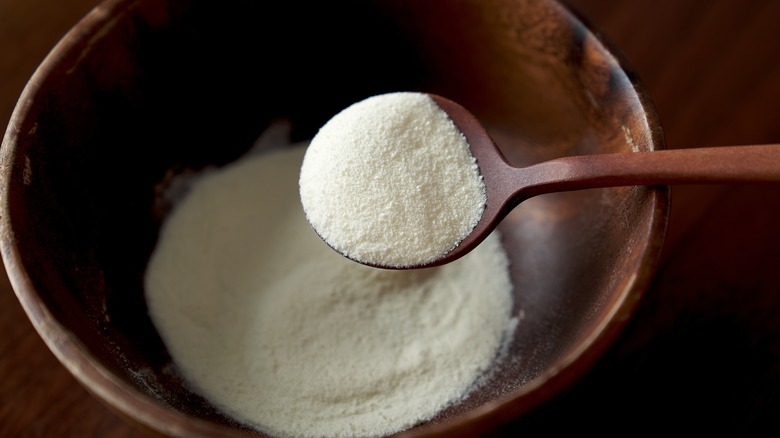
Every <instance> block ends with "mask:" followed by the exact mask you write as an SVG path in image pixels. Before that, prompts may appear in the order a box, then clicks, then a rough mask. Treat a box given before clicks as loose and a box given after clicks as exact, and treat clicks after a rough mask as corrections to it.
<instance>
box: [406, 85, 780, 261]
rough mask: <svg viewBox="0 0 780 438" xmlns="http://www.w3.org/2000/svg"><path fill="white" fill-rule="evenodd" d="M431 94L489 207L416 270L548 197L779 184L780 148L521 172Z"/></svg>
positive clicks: (460, 113) (583, 159)
mask: <svg viewBox="0 0 780 438" xmlns="http://www.w3.org/2000/svg"><path fill="white" fill-rule="evenodd" d="M430 96H431V98H432V99H433V100H434V101H435V102H436V104H437V105H438V106H439V107H441V108H442V109H443V110H444V111H445V112H446V113H447V114H448V115H449V116H450V118H451V119H452V121H453V122H455V125H456V126H457V127H458V128H459V129H460V130H461V132H463V134H464V135H465V137H466V139H467V140H468V143H469V146H470V147H471V152H472V154H473V156H474V157H475V158H476V160H477V165H478V166H479V169H480V172H481V174H482V176H483V178H484V182H485V187H486V190H487V203H486V206H485V211H484V213H483V214H482V217H481V219H480V220H479V222H478V223H477V225H476V227H475V228H474V229H473V230H472V232H471V234H469V235H468V236H467V237H466V238H465V239H464V240H463V241H461V242H460V244H458V245H457V246H456V247H455V248H454V249H453V250H452V251H451V252H449V253H448V254H446V255H445V256H444V257H442V258H441V259H438V260H436V261H434V262H432V263H428V264H426V265H420V266H412V267H411V268H420V267H429V266H438V265H443V264H445V263H449V262H452V261H453V260H456V259H458V258H460V257H462V256H464V255H465V254H467V253H468V252H469V251H471V250H472V249H474V248H475V247H476V246H477V245H479V243H480V242H482V241H483V240H484V239H485V238H486V237H487V236H488V235H489V234H490V232H492V231H493V229H494V228H495V227H496V226H497V225H498V224H499V223H500V222H501V220H502V219H504V217H505V216H506V215H507V214H508V213H509V212H510V211H511V210H512V209H513V208H514V207H515V206H517V205H518V204H519V203H521V202H522V201H524V200H526V199H529V198H531V197H533V196H538V195H542V194H545V193H553V192H565V191H573V190H583V189H592V188H599V187H618V186H636V185H672V184H686V183H697V184H700V183H768V182H780V144H771V145H757V146H724V147H709V148H694V149H679V150H662V151H650V152H636V153H632V152H622V153H612V154H597V155H582V156H572V157H565V158H558V159H554V160H549V161H545V162H542V163H538V164H534V165H531V166H527V167H522V168H518V167H514V166H512V165H510V164H509V163H508V162H507V161H506V159H505V158H504V156H503V155H502V154H501V152H500V151H499V149H498V148H497V147H496V144H495V142H494V141H493V139H492V138H491V137H490V136H489V135H488V133H487V132H486V131H485V129H484V127H483V126H482V125H481V124H480V122H479V121H478V120H477V118H476V117H475V116H474V115H473V114H471V113H470V112H469V111H468V110H467V109H465V108H464V107H463V106H461V105H459V104H458V103H455V102H453V101H451V100H449V99H447V98H444V97H442V96H438V95H433V94H430Z"/></svg>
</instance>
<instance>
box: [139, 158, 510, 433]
mask: <svg viewBox="0 0 780 438" xmlns="http://www.w3.org/2000/svg"><path fill="white" fill-rule="evenodd" d="M303 153H304V149H303V148H293V149H284V150H279V151H275V152H268V153H265V154H263V155H258V156H254V157H249V158H245V159H242V160H239V161H238V162H236V163H234V164H232V165H230V166H227V167H225V168H222V169H218V170H216V171H212V172H210V173H208V174H205V175H203V176H202V177H201V178H200V179H198V180H197V181H196V182H195V183H194V184H193V186H192V188H191V191H190V192H189V193H188V195H187V196H186V197H184V199H182V200H181V201H180V202H179V203H178V204H177V205H176V207H175V209H174V210H173V212H172V213H171V214H170V215H169V217H168V218H166V222H165V224H164V226H163V228H162V230H161V234H160V238H159V241H158V244H157V247H156V248H155V251H154V253H153V255H152V258H151V260H150V262H149V265H148V269H147V271H146V277H145V283H146V285H145V286H146V300H147V303H148V308H149V312H150V316H151V318H152V321H153V322H154V324H155V326H156V327H157V329H158V331H159V333H160V336H161V338H162V339H163V341H164V343H165V345H166V346H167V348H168V350H169V352H170V354H171V356H172V358H173V361H174V363H175V365H176V367H177V369H178V370H179V372H180V373H181V375H182V376H183V378H184V379H185V380H186V381H187V382H188V383H189V385H191V387H192V388H193V390H194V391H196V392H198V393H200V394H201V395H203V396H204V397H205V398H206V399H207V400H209V401H210V402H211V403H212V404H214V405H215V406H216V407H218V408H219V409H221V410H222V411H223V412H225V413H226V414H227V415H229V416H231V417H232V418H235V419H236V420H237V421H240V422H242V423H244V424H246V425H248V426H250V427H253V428H256V429H258V430H260V431H263V432H265V433H268V434H271V435H274V436H279V437H288V436H289V437H291V436H298V437H321V436H330V437H371V436H382V435H388V434H392V433H395V432H398V431H401V430H404V429H406V428H409V427H411V426H413V425H415V424H417V423H419V422H421V421H425V420H427V419H430V418H432V417H433V416H435V415H436V414H437V413H438V412H440V411H441V410H442V409H444V408H445V407H447V406H448V405H450V404H452V403H454V402H457V401H458V400H459V399H460V398H461V397H463V396H464V394H466V393H467V392H468V391H469V389H470V388H471V387H472V385H474V384H475V381H477V379H478V378H479V377H480V376H482V375H484V373H485V372H486V371H487V370H488V369H489V368H490V367H491V364H493V363H494V362H495V361H496V360H497V354H498V352H499V351H500V350H501V346H502V345H503V344H502V342H504V340H505V339H507V337H508V336H510V335H511V332H512V330H513V329H514V322H515V319H514V318H512V317H511V315H510V312H511V308H512V297H511V290H512V286H511V284H510V278H509V273H508V260H507V256H506V253H505V251H504V250H503V247H502V246H501V244H500V242H499V238H498V237H497V236H496V235H492V236H490V238H488V239H487V240H486V241H485V242H484V243H483V244H482V245H480V246H479V247H478V248H477V249H475V250H474V251H473V252H471V253H470V254H468V255H467V256H465V257H463V258H462V259H460V260H458V261H456V262H453V263H451V264H449V265H446V266H442V267H439V268H430V269H420V270H413V271H395V270H384V269H375V268H369V267H366V266H363V265H361V264H358V263H354V262H352V261H350V260H347V259H346V258H344V257H342V256H341V255H339V254H337V253H336V252H334V251H333V250H331V249H330V248H329V247H328V246H327V245H326V244H325V243H323V241H322V240H321V239H319V238H318V237H317V236H316V234H315V233H313V232H311V227H310V226H309V224H308V223H307V222H306V219H305V216H304V213H303V211H302V209H301V206H300V202H299V198H298V193H297V189H298V187H297V176H298V170H299V169H300V165H301V160H302V158H303Z"/></svg>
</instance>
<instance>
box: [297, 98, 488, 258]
mask: <svg viewBox="0 0 780 438" xmlns="http://www.w3.org/2000/svg"><path fill="white" fill-rule="evenodd" d="M299 184H300V196H301V202H302V204H303V208H304V211H305V212H306V217H307V219H308V220H309V222H310V223H311V225H312V227H313V228H314V229H315V230H316V231H317V234H319V235H320V237H322V239H323V240H325V241H326V242H327V243H328V244H329V245H330V246H331V247H333V248H334V249H335V250H337V251H338V252H340V253H342V254H344V255H345V256H347V257H349V258H351V259H353V260H357V261H359V262H362V263H367V264H371V265H375V266H385V267H407V266H416V265H423V264H426V263H429V262H433V261H436V260H438V259H440V258H442V257H444V256H445V255H446V254H447V253H448V252H450V251H451V250H452V249H453V248H455V246H457V244H458V243H460V242H461V241H462V240H463V239H464V238H466V236H468V235H469V233H471V231H472V230H473V229H474V227H475V226H476V225H477V222H479V219H480V218H481V217H482V212H483V211H484V208H485V184H484V182H483V181H482V177H481V175H480V173H479V169H478V167H477V165H476V161H475V159H474V157H473V156H472V155H471V151H470V149H469V145H468V142H467V141H466V139H465V137H464V136H463V134H462V133H461V132H460V130H458V128H457V127H456V126H455V124H454V123H453V122H452V120H450V118H449V116H447V114H446V113H445V112H444V111H443V110H442V109H441V108H439V107H438V105H436V103H435V102H434V101H433V99H431V98H430V96H428V95H426V94H422V93H389V94H383V95H378V96H372V97H369V98H368V99H365V100H363V101H360V102H357V103H355V104H353V105H351V106H349V107H348V108H346V109H344V110H343V111H341V112H340V113H338V114H337V115H336V116H334V117H333V118H332V119H331V120H329V121H328V123H326V124H325V125H324V126H323V127H322V128H321V129H320V131H319V132H318V133H317V135H316V136H315V137H314V138H313V139H312V141H311V146H310V147H309V150H308V152H307V153H306V156H305V158H304V161H303V165H302V166H301V174H300V181H299Z"/></svg>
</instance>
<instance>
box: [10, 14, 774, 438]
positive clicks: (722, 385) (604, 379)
mask: <svg viewBox="0 0 780 438" xmlns="http://www.w3.org/2000/svg"><path fill="white" fill-rule="evenodd" d="M96 3H97V1H96V0H67V1H59V0H0V130H2V132H4V131H5V126H6V123H7V121H8V119H9V117H10V114H11V111H12V109H13V106H14V104H15V101H16V99H17V97H18V95H19V93H20V92H21V90H22V87H23V86H24V83H25V82H26V80H27V79H28V78H29V76H30V75H31V74H32V72H33V70H34V68H35V66H36V65H37V64H38V63H39V62H40V61H41V59H42V58H43V57H44V55H45V54H46V52H47V51H48V49H49V48H50V47H51V46H52V45H53V44H54V43H55V42H56V40H57V39H58V38H59V37H60V36H61V35H62V34H63V33H64V32H65V31H66V30H67V29H68V28H69V27H70V26H71V25H73V24H74V23H75V22H76V21H77V20H78V19H79V18H80V17H81V16H83V15H84V14H85V13H86V12H87V11H88V10H89V9H90V8H91V7H92V6H93V5H94V4H96ZM571 3H572V4H574V5H575V6H577V7H578V8H579V9H580V10H581V11H582V12H583V13H584V14H585V15H586V16H587V17H589V18H590V20H591V21H592V22H593V23H594V24H595V25H596V26H597V27H598V28H600V29H601V30H602V33H603V34H604V35H606V36H607V38H609V39H611V40H612V41H613V42H614V43H615V44H616V45H617V47H620V49H621V50H622V52H623V53H624V55H625V57H626V58H627V59H628V61H629V62H630V64H631V65H632V66H633V67H634V69H635V70H636V72H638V74H639V76H640V77H641V78H642V80H643V82H644V83H645V86H646V88H647V89H648V91H649V92H650V95H651V96H652V98H653V100H654V102H655V104H656V107H657V110H658V113H659V115H660V119H661V122H662V125H663V127H664V132H665V137H666V141H667V146H668V147H669V148H687V147H699V146H719V145H739V144H758V143H772V142H778V143H780V24H778V23H780V0H751V1H750V2H746V1H743V0H571ZM779 245H780V187H774V186H752V185H745V186H725V185H715V186H675V187H673V189H672V208H671V218H670V225H669V233H668V239H667V242H666V246H665V248H664V252H663V256H662V261H661V265H660V268H659V270H658V272H657V275H656V277H655V280H654V282H653V283H652V286H651V288H650V290H649V292H648V294H647V297H646V299H645V300H644V301H643V302H642V303H641V305H640V308H639V311H638V313H637V315H636V318H635V319H634V320H633V321H632V322H631V324H630V325H629V327H628V329H627V330H626V331H625V333H624V334H623V336H622V337H621V338H620V339H619V340H618V341H617V343H616V344H615V345H614V346H613V348H611V349H610V350H609V352H608V353H607V354H606V356H605V357H604V358H603V359H602V360H601V361H600V362H599V363H598V364H597V365H596V367H595V368H594V369H593V370H592V372H591V373H589V374H588V375H587V376H586V377H585V378H584V379H583V380H582V381H581V382H579V383H578V384H577V385H576V386H574V387H573V388H571V390H569V391H567V392H565V393H564V394H562V395H561V396H560V397H557V398H556V399H555V400H554V401H553V402H552V403H550V404H549V405H548V406H546V407H545V408H543V409H541V410H539V411H538V412H536V413H534V414H533V415H531V416H530V417H528V418H526V419H524V420H523V421H521V422H518V423H516V424H513V425H511V426H510V427H509V428H507V429H506V430H503V431H501V433H500V434H498V435H497V436H509V435H513V436H514V435H515V434H517V435H520V434H521V433H525V434H526V435H527V436H531V435H534V434H535V433H538V434H541V433H545V434H546V435H549V434H553V435H555V433H560V434H562V433H567V432H568V433H570V432H583V431H584V432H595V433H599V434H602V435H616V436H617V435H620V436H623V435H624V434H629V435H633V436H636V435H639V436H645V435H657V434H663V435H666V434H669V433H673V434H674V435H680V434H682V433H695V434H696V436H703V435H708V434H715V435H718V436H735V435H739V436H759V435H764V434H763V433H762V431H763V430H765V429H766V430H768V431H771V432H773V433H770V435H776V434H777V433H778V429H779V428H780V248H779V247H778V246H779ZM0 333H2V335H0V436H1V437H18V436H42V437H54V436H57V437H71V436H73V437H76V436H78V437H82V436H97V437H104V436H106V437H108V436H110V437H140V436H143V434H142V432H141V431H139V430H136V429H135V428H134V426H132V425H131V424H129V423H126V422H125V421H124V420H123V419H121V418H120V417H119V416H117V415H116V414H115V413H114V412H113V411H112V410H111V409H109V408H107V407H105V406H104V405H103V404H102V403H101V402H99V401H97V400H96V399H94V398H92V396H91V395H89V394H88V393H87V392H86V391H85V390H84V389H82V388H81V386H79V384H78V383H77V382H76V380H75V379H74V378H73V377H72V376H71V375H70V374H68V372H67V371H66V370H65V368H64V367H62V366H61V365H60V364H59V362H58V361H57V360H56V359H55V357H54V356H53V355H52V354H51V352H50V351H49V350H48V349H47V348H46V346H45V345H44V343H43V341H42V340H41V339H40V338H39V337H38V335H37V333H36V332H35V330H34V329H33V327H32V325H31V324H30V322H29V321H28V319H27V317H26V315H25V314H24V312H23V311H22V308H21V306H20V305H19V303H18V301H17V300H16V297H15V295H14V293H13V291H12V290H11V287H10V285H9V284H8V280H7V279H6V277H5V276H4V275H3V276H2V278H0Z"/></svg>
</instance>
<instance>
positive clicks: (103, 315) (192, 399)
mask: <svg viewBox="0 0 780 438" xmlns="http://www.w3.org/2000/svg"><path fill="white" fill-rule="evenodd" d="M401 90H417V91H427V92H433V93H437V94H440V95H444V96H446V97H449V98H451V99H453V100H456V101H458V102H460V103H461V104H463V105H464V106H466V107H467V108H469V109H471V110H472V111H473V112H474V113H475V114H476V115H477V116H478V117H479V118H480V119H481V120H482V121H483V123H484V124H485V125H486V126H487V127H488V130H489V132H490V133H491V135H493V137H494V138H495V139H496V140H497V142H498V143H499V145H500V146H501V148H502V149H503V151H504V153H505V154H506V156H507V157H508V159H509V160H510V161H512V162H514V163H515V164H518V165H521V164H529V163H534V162H538V161H541V160H545V159H551V158H556V157H561V156H566V155H573V154H590V153H599V152H618V151H625V152H630V151H638V150H653V149H659V148H663V138H662V134H661V129H660V127H659V124H658V119H657V117H656V114H655V111H654V109H653V107H652V104H651V103H650V101H649V99H648V97H647V95H646V93H645V92H644V91H643V89H642V88H641V86H640V85H639V84H638V80H637V76H636V74H634V73H633V72H632V71H631V70H630V69H628V68H627V67H626V66H625V63H624V62H622V61H621V57H620V55H619V54H618V53H617V52H616V51H615V50H614V49H613V48H610V46H609V45H608V44H606V43H605V42H604V41H603V40H602V39H601V38H600V37H599V36H598V34H596V33H594V31H593V30H592V28H591V27H590V26H589V25H588V23H587V22H586V21H585V20H584V19H583V18H582V17H580V16H578V14H576V13H574V12H573V11H571V10H570V9H568V8H567V7H565V6H562V5H561V4H559V3H557V2H555V1H553V0H533V1H532V0H473V1H452V2H447V3H444V2H424V1H421V2H406V1H400V0H399V1H376V2H365V1H360V2H357V1H356V2H345V3H339V2H336V3H333V2H328V3H325V2H312V4H310V5H307V6H306V7H305V8H301V7H300V6H297V5H292V6H291V5H290V4H289V3H286V2H244V1H228V2H222V3H220V4H219V6H218V7H217V6H215V5H207V4H206V3H204V2H194V1H189V0H165V1H159V0H133V1H130V0H108V1H107V2H106V3H104V4H102V5H101V6H99V7H98V8H96V9H95V10H93V11H92V12H91V13H90V14H89V15H88V16H87V17H85V18H84V19H83V20H82V21H81V22H80V23H79V24H78V25H77V26H75V28H74V29H73V30H71V31H70V32H69V33H68V34H67V35H66V36H65V37H64V38H63V39H62V41H61V42H60V43H59V44H58V45H57V46H56V47H55V48H54V49H53V51H52V52H51V53H50V55H49V56H48V57H47V58H46V59H45V61H44V62H43V63H42V64H41V66H40V68H39V69H38V70H37V71H36V73H35V74H34V76H33V77H32V79H31V80H30V82H29V84H28V86H27V87H26V89H25V90H24V93H23V94H22V96H21V98H20V100H19V103H18V106H17V107H16V110H15V112H14V114H13V117H12V119H11V122H10V124H9V129H8V132H7V133H6V136H5V138H4V140H3V146H2V168H0V172H2V173H1V175H0V176H1V177H2V192H1V193H2V211H1V213H2V250H3V259H4V262H5V264H6V268H7V270H8V274H9V277H10V279H11V282H12V284H13V287H14V289H15V291H16V294H17V295H18V297H19V300H20V302H21V304H22V305H23V306H24V309H25V311H26V312H27V314H28V315H29V317H30V319H31V321H32V322H33V324H34V325H35V327H36V329H37V330H38V332H39V333H40V335H41V336H42V337H43V339H44V340H45V341H46V343H47V345H48V346H49V348H51V350H52V351H53V352H54V353H55V354H56V356H57V357H58V358H59V360H60V361H61V362H62V363H63V364H64V365H65V366H66V367H67V368H68V370H70V371H71V372H72V373H73V375H74V376H75V377H76V378H77V379H78V380H79V381H80V382H81V383H82V384H83V385H84V386H85V387H86V388H87V389H88V390H89V391H91V392H92V393H93V394H94V395H95V396H96V397H98V398H99V399H101V400H103V401H104V402H106V403H107V404H108V405H110V406H112V407H113V408H115V409H116V410H117V411H118V412H120V413H121V414H123V415H125V416H126V417H128V418H129V419H130V420H131V421H133V422H135V423H136V424H138V425H140V426H142V427H145V428H147V429H149V430H150V431H152V432H155V433H160V434H163V435H172V436H197V435H207V436H246V435H254V434H256V432H253V431H250V430H246V429H243V428H241V427H240V426H238V425H237V424H236V422H235V421H233V420H231V419H230V418H227V417H225V416H224V415H222V414H221V413H220V412H219V411H217V410H216V409H215V408H214V407H213V406H211V405H210V404H209V403H208V402H207V401H206V400H204V399H202V398H201V397H199V396H198V395H196V394H194V393H192V392H191V391H189V390H188V389H187V388H186V387H185V386H184V385H183V384H182V382H181V380H180V379H179V378H178V377H177V376H176V375H175V373H173V372H171V363H170V357H169V355H168V353H167V351H166V349H165V346H164V345H163V343H162V341H161V340H160V337H159V336H158V334H157V333H156V331H155V329H154V326H153V325H152V322H151V320H150V319H149V317H148V315H147V309H146V305H145V302H144V294H143V276H144V269H145V265H146V263H147V260H148V258H149V255H150V253H151V251H152V249H153V248H154V245H155V241H156V238H157V234H158V230H159V227H160V224H161V221H162V220H163V219H164V217H165V214H166V213H167V211H168V210H169V208H170V205H167V204H166V203H165V202H163V201H162V200H161V197H160V196H159V192H160V189H161V187H163V186H164V185H165V184H166V181H168V180H169V179H170V177H171V175H173V174H176V173H179V172H183V171H187V170H199V169H202V168H204V167H206V166H213V165H222V164H226V163H228V162H230V161H232V160H234V159H236V158H237V157H239V156H240V155H241V154H242V153H243V152H245V151H246V150H247V149H248V148H249V147H250V146H251V145H252V144H253V142H254V140H255V139H256V138H257V136H258V135H259V133H260V132H261V131H263V129H264V128H266V127H267V126H268V125H269V123H271V122H272V121H273V120H275V119H278V118H287V119H290V120H291V121H292V123H293V128H294V130H293V135H294V137H295V139H308V138H310V137H311V136H312V135H313V134H314V133H315V132H316V130H317V129H318V128H319V127H320V126H321V125H322V124H323V123H324V122H325V121H326V120H328V119H329V118H330V117H331V116H332V115H333V114H335V113H336V112H337V111H339V110H340V109H342V108H344V107H346V106H347V105H349V104H350V103H352V102H355V101H357V100H360V99H362V98H365V97H368V96H370V95H374V94H379V93H382V92H388V91H401ZM668 206H669V193H668V190H667V188H666V187H653V188H644V187H636V188H615V189H599V190H587V191H581V192H573V193H565V194H556V195H545V196H541V197H538V198H534V199H532V200H529V201H527V202H525V203H523V204H522V205H521V206H519V207H518V208H517V209H515V211H514V212H513V213H512V214H511V215H510V216H509V217H508V218H507V219H506V220H505V221H504V223H503V224H502V226H501V229H502V230H503V234H504V237H505V244H506V247H507V250H508V252H509V253H510V257H511V261H512V275H513V279H514V283H515V294H516V309H515V311H516V312H517V313H518V314H520V315H521V316H522V319H521V321H520V324H519V327H518V330H517V333H516V335H515V338H514V341H513V343H512V344H511V346H510V349H509V350H510V355H511V360H510V361H508V362H507V363H506V364H505V365H504V366H502V367H501V369H499V370H497V372H496V373H495V374H494V377H493V378H492V379H491V380H490V381H489V382H488V383H487V385H485V386H484V387H483V388H482V389H480V390H479V391H477V392H475V393H474V394H473V395H471V396H470V397H468V398H467V399H466V400H464V401H463V402H462V403H459V404H458V405H456V406H453V407H452V408H450V409H448V410H447V411H445V412H443V413H442V414H441V415H440V416H438V417H437V418H436V419H434V420H433V421H431V422H429V423H426V424H423V425H420V426H418V427H416V428H414V429H411V430H409V431H407V432H405V433H403V435H404V436H424V435H425V436H427V435H446V436H458V435H463V436H468V435H476V434H480V433H483V432H486V431H488V430H490V429H491V428H493V427H496V426H498V425H501V424H504V423H506V422H509V421H511V420H512V419H513V418H516V417H518V416H521V415H523V414H525V413H528V412H529V411H531V410H532V409H533V408H534V407H536V406H538V405H540V404H541V403H544V402H545V401H547V400H549V399H550V398H551V397H553V396H555V395H556V394H557V393H559V392H560V391H561V390H563V389H564V388H565V387H566V386H567V385H569V384H571V383H572V382H573V381H575V380H576V379H577V378H579V377H580V376H582V375H583V373H585V372H587V370H588V369H589V367H590V366H591V365H592V364H593V363H594V361H596V360H597V359H598V358H599V356H600V355H601V354H602V353H603V352H604V351H605V349H607V348H608V347H609V345H610V343H611V342H612V341H613V340H614V339H615V337H616V336H617V335H618V334H619V332H620V330H621V329H622V328H623V326H624V325H625V323H626V322H627V320H628V319H629V318H630V317H631V316H632V313H633V311H634V309H635V307H636V304H637V301H638V300H639V299H640V298H641V296H642V294H643V291H644V290H645V289H646V287H647V286H648V283H649V281H650V279H651V276H652V275H653V273H654V270H655V267H656V259H657V257H658V254H659V251H660V248H661V246H662V243H663V240H664V233H665V228H666V222H667V210H668ZM474 293H479V291H474ZM464 354H468V352H464Z"/></svg>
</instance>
